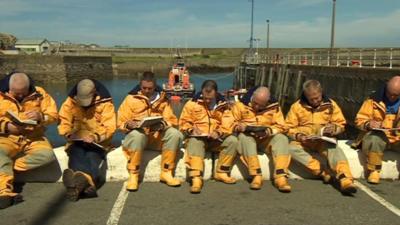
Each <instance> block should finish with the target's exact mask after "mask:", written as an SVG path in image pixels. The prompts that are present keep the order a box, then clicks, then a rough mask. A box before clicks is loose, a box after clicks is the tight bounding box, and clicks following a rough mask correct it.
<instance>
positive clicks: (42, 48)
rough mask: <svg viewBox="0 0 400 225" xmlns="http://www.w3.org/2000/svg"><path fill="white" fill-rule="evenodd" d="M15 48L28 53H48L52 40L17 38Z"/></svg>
mask: <svg viewBox="0 0 400 225" xmlns="http://www.w3.org/2000/svg"><path fill="white" fill-rule="evenodd" d="M15 48H16V49H18V50H20V51H23V52H26V53H28V54H31V53H48V52H49V50H50V42H49V41H48V40H46V39H36V40H17V42H16V43H15Z"/></svg>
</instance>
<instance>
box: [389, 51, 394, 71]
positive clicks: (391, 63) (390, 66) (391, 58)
mask: <svg viewBox="0 0 400 225" xmlns="http://www.w3.org/2000/svg"><path fill="white" fill-rule="evenodd" d="M392 68H393V48H390V58H389V69H392Z"/></svg>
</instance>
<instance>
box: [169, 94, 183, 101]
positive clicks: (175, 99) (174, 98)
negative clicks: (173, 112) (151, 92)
mask: <svg viewBox="0 0 400 225" xmlns="http://www.w3.org/2000/svg"><path fill="white" fill-rule="evenodd" d="M171 100H172V101H180V100H181V97H180V96H178V95H172V96H171Z"/></svg>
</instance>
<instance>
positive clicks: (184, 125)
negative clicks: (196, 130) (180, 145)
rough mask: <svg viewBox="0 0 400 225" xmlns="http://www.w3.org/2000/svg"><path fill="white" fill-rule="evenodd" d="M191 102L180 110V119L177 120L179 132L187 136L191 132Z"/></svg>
mask: <svg viewBox="0 0 400 225" xmlns="http://www.w3.org/2000/svg"><path fill="white" fill-rule="evenodd" d="M192 115H193V114H192V102H191V101H189V102H187V103H186V104H185V106H184V107H183V109H182V113H181V117H180V118H179V130H180V131H181V132H182V133H184V134H189V133H191V132H192V130H193V124H194V122H193V117H192Z"/></svg>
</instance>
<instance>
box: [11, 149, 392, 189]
mask: <svg viewBox="0 0 400 225" xmlns="http://www.w3.org/2000/svg"><path fill="white" fill-rule="evenodd" d="M339 146H340V147H341V148H342V149H343V151H344V153H345V155H346V157H347V159H348V160H349V163H350V167H351V172H352V173H353V176H354V177H355V178H357V179H358V178H364V168H363V166H362V165H365V157H364V156H363V154H361V153H360V151H357V150H354V149H351V148H350V146H349V145H347V144H346V141H339ZM54 152H55V155H56V157H57V161H58V162H54V163H52V164H50V165H48V166H45V167H42V168H38V169H36V170H33V171H28V172H25V173H23V174H18V176H17V181H25V182H55V181H61V174H62V171H63V170H64V169H66V168H67V166H68V156H67V155H66V153H65V151H64V147H60V148H56V149H55V150H54ZM215 158H216V160H214V162H213V160H212V154H211V153H207V154H206V159H205V169H204V179H206V180H208V179H210V178H211V177H212V176H211V174H212V172H213V170H212V167H213V166H215V165H216V163H217V158H218V155H217V154H215ZM259 159H260V164H261V170H262V174H263V178H264V179H265V180H269V179H270V178H271V173H270V171H271V168H273V167H272V166H273V165H272V162H271V161H270V159H269V157H268V156H267V155H266V154H260V155H259ZM160 161H161V156H160V151H152V150H148V151H147V150H146V151H145V152H144V156H143V161H142V164H141V178H142V179H143V181H144V182H158V181H159V175H160ZM398 162H400V154H399V153H397V152H392V151H387V152H385V157H384V162H383V165H382V172H381V177H382V178H383V179H393V180H394V179H398V178H399V167H400V165H398ZM126 163H127V160H126V158H125V156H124V154H123V152H122V148H121V147H119V148H117V149H115V150H114V151H112V152H110V153H109V154H108V155H107V162H106V163H105V164H104V165H103V167H102V169H103V170H102V171H103V173H104V174H105V176H104V177H105V178H106V180H107V181H123V180H126V179H127V177H128V172H127V170H126ZM289 169H290V178H292V179H303V178H311V177H313V176H312V175H311V174H310V173H308V172H307V171H306V170H305V168H304V167H303V166H301V165H300V164H298V163H296V162H293V161H292V163H291V166H290V168H289ZM175 175H176V177H177V178H179V179H181V180H182V181H183V180H185V179H186V177H187V169H186V166H185V162H184V150H183V149H181V151H180V152H179V154H178V161H177V167H176V170H175ZM231 176H233V177H234V178H237V179H246V178H247V177H248V173H247V168H246V167H245V166H244V165H243V163H242V162H241V161H240V160H239V159H236V161H235V165H234V166H233V168H232V172H231Z"/></svg>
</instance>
